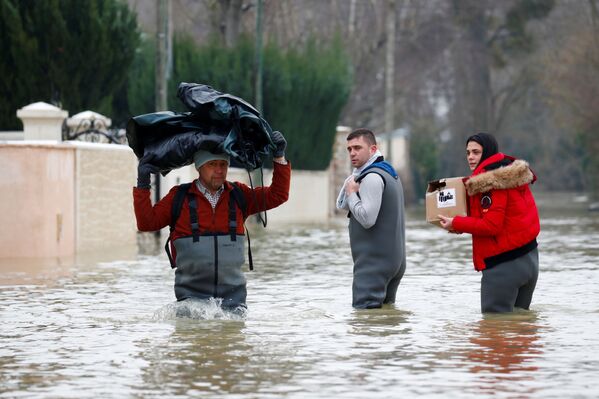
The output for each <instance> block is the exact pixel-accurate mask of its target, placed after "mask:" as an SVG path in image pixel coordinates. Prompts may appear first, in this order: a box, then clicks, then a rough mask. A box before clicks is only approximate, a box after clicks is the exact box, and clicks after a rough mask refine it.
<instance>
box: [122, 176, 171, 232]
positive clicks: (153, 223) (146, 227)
mask: <svg viewBox="0 0 599 399" xmlns="http://www.w3.org/2000/svg"><path fill="white" fill-rule="evenodd" d="M176 191H177V186H176V187H173V188H172V189H171V190H170V191H169V193H168V194H167V195H166V196H165V197H164V198H162V199H161V200H160V201H159V202H158V203H157V204H156V205H154V206H152V201H151V200H150V190H148V189H143V188H137V187H134V188H133V210H134V211H135V219H136V220H137V229H138V230H139V231H156V230H160V229H161V228H163V227H166V226H168V225H169V223H170V219H171V204H172V202H173V197H174V195H175V192H176Z"/></svg>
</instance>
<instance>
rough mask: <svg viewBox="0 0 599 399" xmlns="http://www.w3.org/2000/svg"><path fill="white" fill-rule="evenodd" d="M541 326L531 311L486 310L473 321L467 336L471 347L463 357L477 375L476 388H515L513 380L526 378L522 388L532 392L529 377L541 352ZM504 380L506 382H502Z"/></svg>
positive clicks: (509, 389) (531, 375)
mask: <svg viewBox="0 0 599 399" xmlns="http://www.w3.org/2000/svg"><path fill="white" fill-rule="evenodd" d="M541 329H542V327H541V326H540V323H539V317H538V314H537V313H536V312H534V311H528V312H526V311H522V312H516V313H514V314H489V315H485V316H484V318H483V319H481V320H480V321H479V322H478V323H476V324H475V325H474V326H473V336H472V337H471V338H470V342H471V343H472V344H474V345H475V347H474V348H473V349H472V350H470V351H468V352H467V360H468V361H469V362H470V367H469V371H470V372H471V373H474V374H478V375H479V376H478V377H479V378H477V381H478V383H479V384H480V385H479V386H478V389H479V390H480V391H482V392H489V393H492V392H495V391H497V390H507V391H517V388H516V385H514V384H513V383H514V382H517V381H529V382H528V384H527V385H528V387H529V388H528V389H526V392H527V393H531V392H534V391H535V389H534V388H532V386H534V384H530V381H533V380H534V379H535V376H536V375H537V372H538V371H539V366H538V362H536V360H537V359H539V358H540V357H541V356H542V355H543V352H544V348H543V344H542V343H541V342H540V339H539V338H540V330H541ZM507 382H509V383H510V384H504V383H507ZM499 386H502V387H503V388H501V389H500V388H499Z"/></svg>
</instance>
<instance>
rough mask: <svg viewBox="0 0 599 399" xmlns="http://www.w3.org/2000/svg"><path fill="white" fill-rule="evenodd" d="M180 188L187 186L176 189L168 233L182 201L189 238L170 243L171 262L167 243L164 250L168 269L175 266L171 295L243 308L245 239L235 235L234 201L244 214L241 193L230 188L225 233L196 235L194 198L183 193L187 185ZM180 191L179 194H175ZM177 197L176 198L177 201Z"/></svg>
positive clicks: (242, 236) (189, 194) (180, 299)
mask: <svg viewBox="0 0 599 399" xmlns="http://www.w3.org/2000/svg"><path fill="white" fill-rule="evenodd" d="M181 186H182V187H183V186H187V187H183V188H180V189H179V191H177V194H176V196H175V200H174V201H173V214H172V221H171V231H172V229H173V228H174V225H175V223H176V219H177V218H178V213H177V209H175V208H176V207H177V208H178V210H179V212H180V209H181V205H182V203H183V200H184V199H185V198H186V199H187V201H188V204H189V220H190V222H191V230H192V235H191V236H189V237H181V238H177V239H176V240H174V241H173V245H174V247H175V249H176V251H177V256H176V260H175V261H174V260H173V259H172V257H171V256H170V251H169V250H168V241H167V245H166V247H165V248H166V249H167V254H168V255H169V260H170V261H171V266H172V267H176V270H175V296H176V298H177V300H178V301H182V300H184V299H187V298H200V299H209V298H222V301H223V302H222V306H223V307H225V308H235V307H238V306H245V300H246V295H247V290H246V278H245V275H244V274H243V272H242V271H241V267H242V266H243V264H244V262H245V258H244V247H245V236H244V235H242V234H237V206H238V202H242V204H240V205H241V209H242V211H243V213H245V209H244V207H245V202H244V201H245V200H244V199H243V193H241V190H240V189H239V188H238V187H237V186H235V185H233V187H234V189H233V191H232V192H231V194H230V196H229V231H228V232H227V233H220V232H209V231H205V232H202V233H200V229H199V221H198V212H197V201H196V197H195V195H193V194H191V193H189V192H187V191H188V189H189V185H181ZM236 190H237V191H236ZM180 192H183V194H179V193H180ZM177 196H179V198H178V199H177ZM239 196H241V198H239ZM169 240H170V238H169ZM250 262H251V261H250Z"/></svg>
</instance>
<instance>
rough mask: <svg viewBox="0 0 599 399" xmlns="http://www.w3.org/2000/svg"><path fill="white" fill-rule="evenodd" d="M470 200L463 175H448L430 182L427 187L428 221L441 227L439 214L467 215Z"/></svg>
mask: <svg viewBox="0 0 599 399" xmlns="http://www.w3.org/2000/svg"><path fill="white" fill-rule="evenodd" d="M467 214H468V200H467V196H466V188H465V187H464V182H463V177H447V178H445V179H439V180H433V181H430V182H428V187H427V188H426V221H427V222H428V223H431V224H434V225H436V226H439V227H441V223H440V219H439V218H438V216H437V215H443V216H448V217H454V216H458V215H460V216H466V215H467Z"/></svg>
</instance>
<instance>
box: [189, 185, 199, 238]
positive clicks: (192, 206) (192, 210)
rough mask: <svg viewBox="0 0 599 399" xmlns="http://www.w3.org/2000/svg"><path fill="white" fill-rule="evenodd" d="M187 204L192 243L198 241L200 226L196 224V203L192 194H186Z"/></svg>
mask: <svg viewBox="0 0 599 399" xmlns="http://www.w3.org/2000/svg"><path fill="white" fill-rule="evenodd" d="M187 202H188V203H189V222H190V223H191V235H192V236H193V242H198V241H200V224H199V223H198V203H197V202H196V198H195V196H194V195H193V194H192V193H187Z"/></svg>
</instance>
